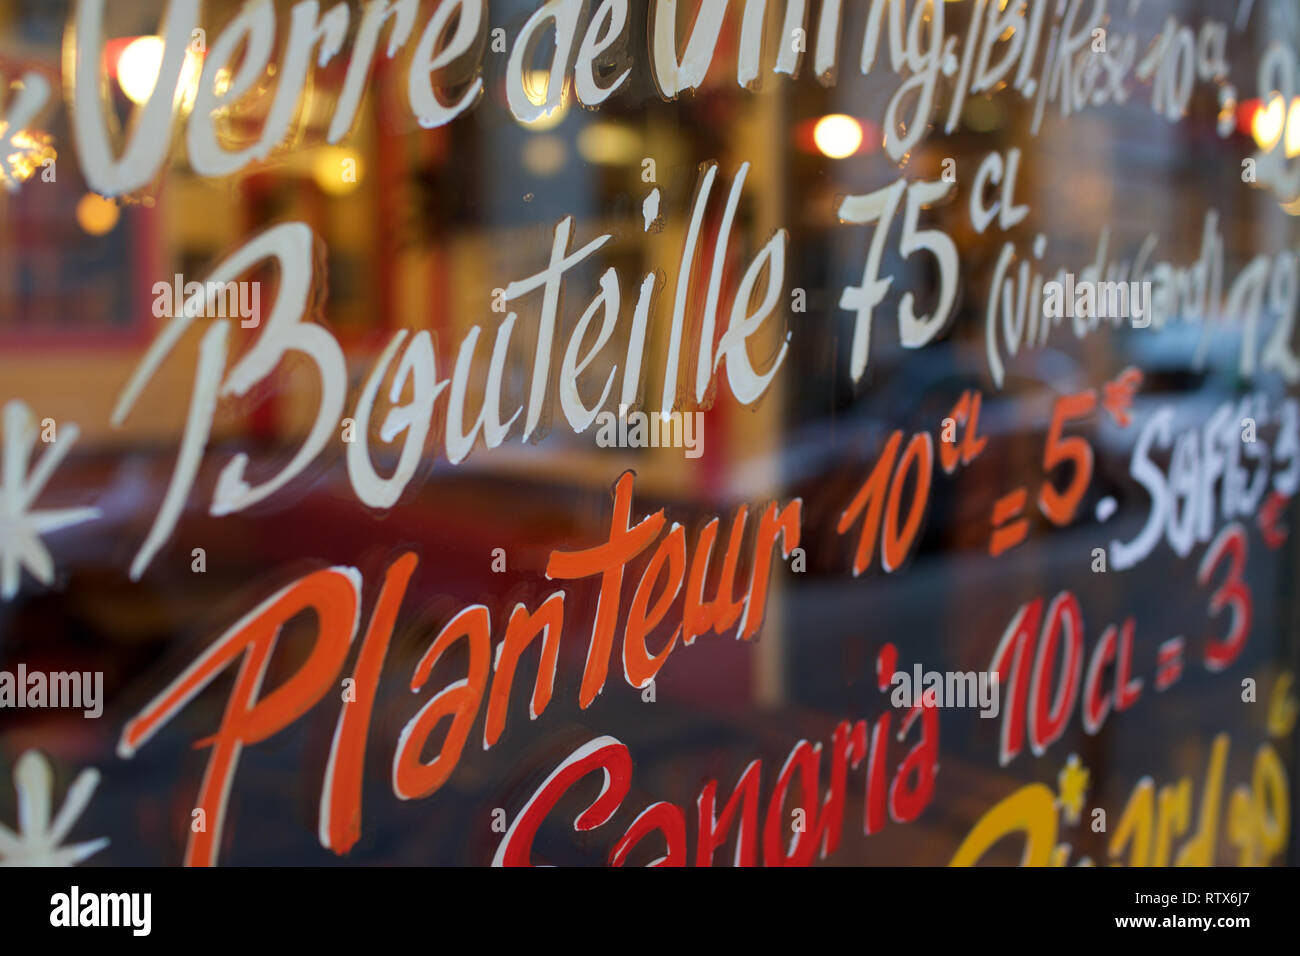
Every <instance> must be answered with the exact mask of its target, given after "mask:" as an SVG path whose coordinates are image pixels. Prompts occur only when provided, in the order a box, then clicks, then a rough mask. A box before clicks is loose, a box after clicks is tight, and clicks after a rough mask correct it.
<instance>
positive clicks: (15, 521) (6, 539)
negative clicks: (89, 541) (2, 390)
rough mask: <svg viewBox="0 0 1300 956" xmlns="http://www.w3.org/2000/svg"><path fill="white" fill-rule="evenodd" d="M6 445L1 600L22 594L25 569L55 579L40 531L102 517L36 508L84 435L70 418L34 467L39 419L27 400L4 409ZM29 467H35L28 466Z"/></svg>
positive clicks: (1, 453)
mask: <svg viewBox="0 0 1300 956" xmlns="http://www.w3.org/2000/svg"><path fill="white" fill-rule="evenodd" d="M4 429H5V434H4V444H3V445H2V446H0V600H5V601H8V600H11V599H12V598H13V597H14V595H16V594H17V593H18V582H19V579H20V577H21V575H22V569H23V568H26V569H27V570H28V571H30V572H31V573H32V575H33V576H34V577H35V578H36V579H37V580H38V581H40V582H41V583H42V584H45V585H49V584H52V583H53V582H54V559H53V558H51V557H50V552H49V549H48V548H46V547H45V542H43V541H42V540H41V535H43V534H45V533H47V532H50V531H57V530H58V529H59V528H66V527H68V526H69V525H74V524H80V523H81V522H83V521H90V520H92V519H94V518H98V517H99V509H98V508H60V509H57V510H52V511H35V510H33V509H32V505H33V503H35V501H36V498H37V497H38V496H39V495H40V493H41V491H42V490H44V488H45V485H46V483H48V482H49V480H50V476H52V475H53V474H54V470H55V469H56V468H58V467H59V464H60V462H62V461H63V459H64V458H65V457H67V454H68V452H69V451H71V450H72V444H73V442H75V441H76V440H77V436H78V435H79V434H80V431H79V430H78V428H77V426H76V425H75V424H72V423H71V422H69V423H68V424H66V425H64V426H63V427H62V429H61V430H62V434H61V435H59V436H58V438H57V440H55V441H52V442H50V443H49V447H48V449H47V450H46V451H45V453H44V454H43V455H41V460H40V462H39V463H37V464H36V465H35V466H34V467H31V459H32V452H34V451H35V450H36V439H37V430H36V418H35V416H34V415H32V413H31V410H30V409H29V408H28V407H27V406H26V405H24V404H23V403H22V402H18V401H13V402H9V403H8V404H7V405H5V407H4ZM29 467H30V470H29Z"/></svg>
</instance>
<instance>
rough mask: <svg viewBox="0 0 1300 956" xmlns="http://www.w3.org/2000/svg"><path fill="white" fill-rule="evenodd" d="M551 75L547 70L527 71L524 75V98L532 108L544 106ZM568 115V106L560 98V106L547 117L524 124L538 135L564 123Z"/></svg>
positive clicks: (540, 117)
mask: <svg viewBox="0 0 1300 956" xmlns="http://www.w3.org/2000/svg"><path fill="white" fill-rule="evenodd" d="M550 85H551V74H550V72H549V71H548V70H529V71H528V72H526V73H525V74H524V96H526V97H528V102H530V103H532V104H533V105H534V106H544V105H545V104H546V95H547V93H549V92H550ZM568 115H569V104H568V102H567V101H566V100H564V99H563V98H561V100H560V105H559V106H557V107H556V108H555V109H554V110H552V111H551V114H550V115H549V116H545V115H543V116H539V117H538V118H537V119H535V120H533V121H532V122H531V123H526V124H524V125H526V126H527V127H528V128H529V129H531V130H535V131H537V132H539V133H542V132H545V131H546V130H548V129H555V127H557V126H559V125H560V124H561V123H563V122H564V118H565V117H566V116H568Z"/></svg>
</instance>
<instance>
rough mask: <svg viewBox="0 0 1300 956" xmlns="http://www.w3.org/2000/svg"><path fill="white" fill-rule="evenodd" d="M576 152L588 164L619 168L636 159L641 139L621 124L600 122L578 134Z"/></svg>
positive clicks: (639, 150)
mask: <svg viewBox="0 0 1300 956" xmlns="http://www.w3.org/2000/svg"><path fill="white" fill-rule="evenodd" d="M578 152H579V153H581V154H582V158H583V159H585V160H586V161H587V162H589V163H600V164H602V165H605V166H620V165H623V164H625V163H630V162H632V161H633V160H635V159H636V158H637V155H638V154H639V153H640V152H641V139H640V137H638V136H637V134H636V133H635V132H633V131H632V130H631V129H629V128H628V127H626V126H624V125H623V124H621V123H611V122H607V121H600V122H596V123H592V124H591V125H589V126H587V127H585V128H584V129H583V130H582V132H581V133H579V134H578Z"/></svg>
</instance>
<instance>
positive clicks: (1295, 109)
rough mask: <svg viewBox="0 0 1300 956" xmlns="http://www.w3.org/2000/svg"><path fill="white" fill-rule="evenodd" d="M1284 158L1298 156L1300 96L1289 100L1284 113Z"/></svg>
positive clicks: (1299, 149) (1299, 153)
mask: <svg viewBox="0 0 1300 956" xmlns="http://www.w3.org/2000/svg"><path fill="white" fill-rule="evenodd" d="M1285 143H1286V158H1287V159H1294V158H1295V157H1296V156H1300V96H1297V97H1295V98H1293V99H1292V100H1291V108H1290V109H1289V110H1287V113H1286V139H1285Z"/></svg>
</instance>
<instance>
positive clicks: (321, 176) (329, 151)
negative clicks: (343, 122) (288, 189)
mask: <svg viewBox="0 0 1300 956" xmlns="http://www.w3.org/2000/svg"><path fill="white" fill-rule="evenodd" d="M362 172H363V169H362V164H361V157H360V156H359V155H358V154H357V153H356V152H354V151H353V150H350V149H348V148H347V147H345V146H324V147H321V148H320V149H318V150H316V151H315V155H314V157H313V159H312V162H311V175H312V179H314V180H316V185H317V186H319V187H320V188H321V190H322V191H323V192H327V193H329V194H330V195H331V196H346V195H347V194H348V193H350V192H352V191H353V190H354V189H356V188H357V186H359V185H360V184H361V176H362Z"/></svg>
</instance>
